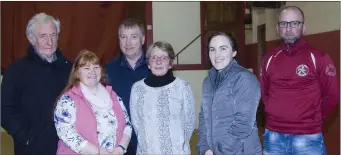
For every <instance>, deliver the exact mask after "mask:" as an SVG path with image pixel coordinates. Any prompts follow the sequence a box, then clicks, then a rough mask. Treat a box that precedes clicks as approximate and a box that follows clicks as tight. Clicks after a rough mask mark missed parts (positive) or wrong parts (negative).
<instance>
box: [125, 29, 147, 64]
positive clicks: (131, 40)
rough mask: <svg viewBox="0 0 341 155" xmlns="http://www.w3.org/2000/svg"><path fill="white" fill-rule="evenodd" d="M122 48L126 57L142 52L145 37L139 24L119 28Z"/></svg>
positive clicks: (135, 55)
mask: <svg viewBox="0 0 341 155" xmlns="http://www.w3.org/2000/svg"><path fill="white" fill-rule="evenodd" d="M119 40H120V48H121V51H122V52H123V54H124V55H125V56H126V57H130V58H132V57H137V56H139V55H140V54H141V52H142V45H143V44H144V40H145V37H144V35H143V34H142V32H141V30H140V29H139V27H138V26H134V27H131V28H129V27H121V28H120V30H119Z"/></svg>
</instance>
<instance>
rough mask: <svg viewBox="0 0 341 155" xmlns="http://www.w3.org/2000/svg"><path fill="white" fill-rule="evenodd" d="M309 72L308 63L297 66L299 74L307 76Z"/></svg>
mask: <svg viewBox="0 0 341 155" xmlns="http://www.w3.org/2000/svg"><path fill="white" fill-rule="evenodd" d="M308 73H309V68H308V66H307V65H304V64H301V65H299V66H297V68H296V74H297V75H298V76H306V75H308Z"/></svg>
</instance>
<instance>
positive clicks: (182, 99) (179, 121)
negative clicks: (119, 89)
mask: <svg viewBox="0 0 341 155" xmlns="http://www.w3.org/2000/svg"><path fill="white" fill-rule="evenodd" d="M130 111H131V120H132V124H133V127H134V129H135V132H136V134H137V138H138V146H137V154H143V155H145V154H162V155H166V154H167V155H171V154H181V155H183V154H191V151H190V145H189V141H190V139H191V136H192V133H193V130H194V128H195V103H194V97H193V93H192V90H191V88H190V85H189V83H188V82H186V81H183V80H181V79H179V78H176V79H175V80H174V81H173V82H172V83H170V84H168V85H166V86H163V87H156V88H153V87H149V86H148V85H146V84H145V83H144V79H142V80H140V81H138V82H136V83H135V84H134V85H133V87H132V92H131V98H130Z"/></svg>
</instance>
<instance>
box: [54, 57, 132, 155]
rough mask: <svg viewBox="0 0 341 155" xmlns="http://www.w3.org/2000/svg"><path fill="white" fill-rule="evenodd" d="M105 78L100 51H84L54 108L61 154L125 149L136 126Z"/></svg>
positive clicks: (122, 152)
mask: <svg viewBox="0 0 341 155" xmlns="http://www.w3.org/2000/svg"><path fill="white" fill-rule="evenodd" d="M105 81H106V75H105V73H104V71H103V68H102V66H100V62H99V59H98V57H97V56H96V54H95V53H93V52H90V51H87V50H83V51H81V53H80V54H79V56H78V57H77V58H76V60H75V62H74V64H73V67H72V71H71V75H70V77H69V82H68V85H67V87H66V88H65V90H64V91H63V93H62V94H61V97H60V98H59V100H58V101H57V103H56V108H55V111H54V122H55V127H56V129H57V134H58V136H59V139H60V140H59V143H58V150H57V155H66V154H67V155H76V154H100V155H102V154H106V155H108V154H115V155H123V154H124V153H125V150H126V148H127V146H128V144H129V141H130V136H131V132H132V126H131V123H130V121H129V117H128V115H127V112H126V109H125V107H124V105H123V102H122V100H121V98H120V97H118V96H117V95H116V93H115V92H113V91H112V89H111V87H109V86H106V85H105V83H106V82H105Z"/></svg>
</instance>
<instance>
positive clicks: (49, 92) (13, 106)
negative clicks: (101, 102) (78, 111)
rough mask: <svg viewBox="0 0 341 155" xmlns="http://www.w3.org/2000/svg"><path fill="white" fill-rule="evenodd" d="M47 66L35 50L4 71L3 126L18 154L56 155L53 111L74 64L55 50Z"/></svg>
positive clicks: (31, 49) (29, 50) (30, 49)
mask: <svg viewBox="0 0 341 155" xmlns="http://www.w3.org/2000/svg"><path fill="white" fill-rule="evenodd" d="M56 56H57V59H56V60H55V61H54V62H52V63H48V62H46V61H44V60H43V59H42V58H41V57H39V56H38V54H37V53H36V52H35V50H34V49H33V48H32V47H29V49H28V55H27V56H25V57H23V58H21V59H19V60H16V61H15V62H13V63H12V64H10V65H9V66H8V68H7V69H6V70H5V72H4V75H3V79H2V84H1V126H2V127H3V128H4V129H5V130H6V131H7V132H8V134H9V135H11V136H12V138H13V140H14V151H15V154H16V155H55V154H56V151H57V142H58V139H59V138H58V136H57V133H56V129H55V127H54V122H53V108H54V104H55V102H56V99H57V97H58V96H59V95H60V93H61V91H62V90H63V89H64V87H65V85H66V83H67V79H68V77H69V74H70V71H71V67H72V64H71V62H70V61H68V60H67V59H66V58H65V57H64V56H63V55H62V53H61V51H60V50H59V49H57V51H56Z"/></svg>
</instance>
